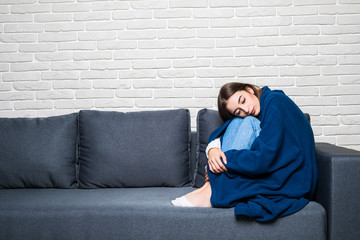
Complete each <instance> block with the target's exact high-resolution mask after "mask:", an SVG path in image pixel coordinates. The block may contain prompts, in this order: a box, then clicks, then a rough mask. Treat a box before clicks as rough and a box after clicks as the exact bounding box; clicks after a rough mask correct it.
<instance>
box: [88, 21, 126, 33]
mask: <svg viewBox="0 0 360 240" xmlns="http://www.w3.org/2000/svg"><path fill="white" fill-rule="evenodd" d="M123 29H125V22H123V21H102V22H87V23H86V30H87V31H108V30H123Z"/></svg>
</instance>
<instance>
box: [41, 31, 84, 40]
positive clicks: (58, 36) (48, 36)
mask: <svg viewBox="0 0 360 240" xmlns="http://www.w3.org/2000/svg"><path fill="white" fill-rule="evenodd" d="M38 39H39V40H38V41H39V42H71V41H76V40H77V33H75V32H65V33H39V37H38Z"/></svg>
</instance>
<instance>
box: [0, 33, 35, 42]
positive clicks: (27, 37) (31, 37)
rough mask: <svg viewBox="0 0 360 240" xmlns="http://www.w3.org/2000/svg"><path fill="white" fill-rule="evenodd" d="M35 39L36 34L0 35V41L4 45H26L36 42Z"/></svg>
mask: <svg viewBox="0 0 360 240" xmlns="http://www.w3.org/2000/svg"><path fill="white" fill-rule="evenodd" d="M37 39H38V38H37V34H33V33H24V34H22V33H15V34H0V40H1V41H2V42H4V43H28V42H36V41H37Z"/></svg>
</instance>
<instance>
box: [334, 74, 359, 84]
mask: <svg viewBox="0 0 360 240" xmlns="http://www.w3.org/2000/svg"><path fill="white" fill-rule="evenodd" d="M339 82H340V83H341V84H360V76H340V81H339Z"/></svg>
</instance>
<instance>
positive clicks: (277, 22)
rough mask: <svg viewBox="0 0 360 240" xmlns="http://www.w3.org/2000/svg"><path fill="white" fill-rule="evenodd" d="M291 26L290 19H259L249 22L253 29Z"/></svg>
mask: <svg viewBox="0 0 360 240" xmlns="http://www.w3.org/2000/svg"><path fill="white" fill-rule="evenodd" d="M291 24H292V20H291V17H261V18H253V19H252V20H251V26H253V27H273V26H290V25H291Z"/></svg>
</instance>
